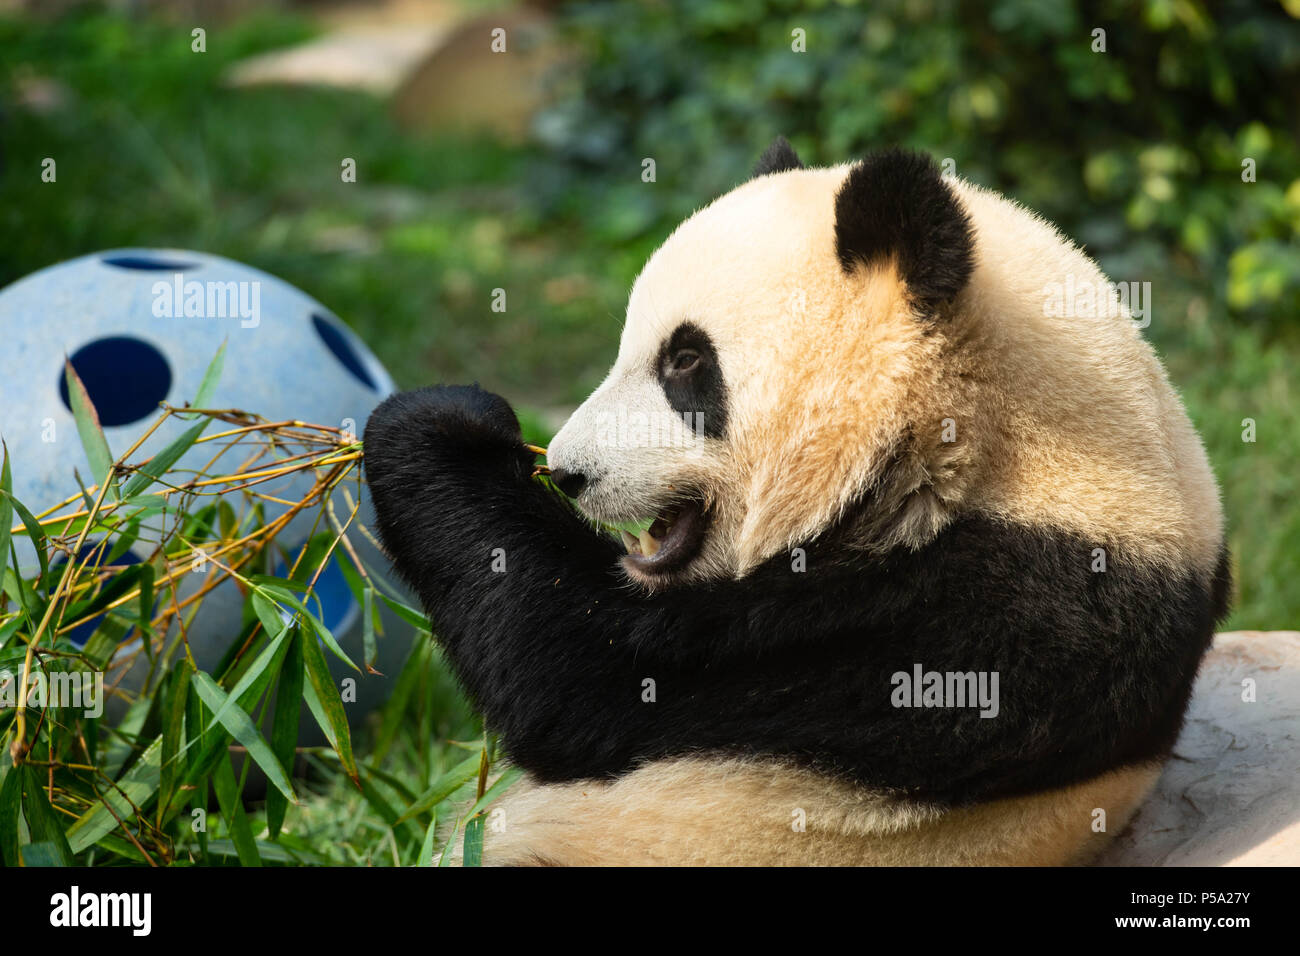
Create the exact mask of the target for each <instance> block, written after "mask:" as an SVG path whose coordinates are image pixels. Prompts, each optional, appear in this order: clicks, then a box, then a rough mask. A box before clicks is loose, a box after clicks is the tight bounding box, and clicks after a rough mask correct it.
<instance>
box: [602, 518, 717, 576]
mask: <svg viewBox="0 0 1300 956" xmlns="http://www.w3.org/2000/svg"><path fill="white" fill-rule="evenodd" d="M707 527H708V516H707V514H706V513H705V511H704V506H703V504H702V502H700V501H697V500H694V499H688V500H685V501H677V502H674V503H673V504H672V505H669V506H668V507H666V508H665V509H664V510H663V511H661V512H659V514H658V515H656V516H655V520H654V521H653V522H652V523H651V524H650V527H649V528H647V529H645V530H644V531H642V532H641V533H640V534H638V535H634V534H631V533H629V532H627V531H620V532H619V534H620V536H621V537H622V539H623V546H624V547H626V548H627V555H626V556H625V557H624V558H623V565H624V567H626V568H627V569H628V570H629V571H631V572H633V573H639V574H642V575H645V576H646V577H652V576H657V575H661V574H668V573H669V572H672V571H679V570H681V569H682V568H684V567H685V566H686V565H687V564H689V563H690V562H691V560H692V559H693V558H694V557H695V556H696V555H697V554H699V551H700V546H701V545H702V544H703V543H704V532H705V531H706V530H707Z"/></svg>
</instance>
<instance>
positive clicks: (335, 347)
mask: <svg viewBox="0 0 1300 956" xmlns="http://www.w3.org/2000/svg"><path fill="white" fill-rule="evenodd" d="M311 324H312V325H314V326H316V334H317V335H319V336H320V338H321V341H322V342H324V343H325V347H326V348H328V349H329V350H330V351H331V352H333V353H334V357H335V358H336V359H338V360H339V361H340V362H342V363H343V367H344V368H345V369H347V370H348V371H349V372H351V373H352V374H353V375H354V376H356V378H357V380H358V381H360V382H361V383H362V384H364V385H365V386H366V387H367V388H369V389H370V390H371V391H374V392H377V391H379V386H378V385H376V384H375V380H374V379H373V378H371V377H370V373H369V372H368V371H366V365H365V363H364V362H363V361H361V356H360V355H358V354H357V351H356V349H354V348H353V347H352V343H351V342H349V341H348V336H347V333H346V332H344V331H343V329H341V328H339V326H338V325H336V324H335V323H334V322H333V321H331V320H330V319H327V318H325V316H323V315H321V314H319V313H313V314H312V317H311Z"/></svg>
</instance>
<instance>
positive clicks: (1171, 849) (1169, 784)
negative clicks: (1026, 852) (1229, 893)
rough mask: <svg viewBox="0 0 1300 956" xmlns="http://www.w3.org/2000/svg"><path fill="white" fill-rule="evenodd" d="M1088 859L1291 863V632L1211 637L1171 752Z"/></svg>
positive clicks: (1298, 644)
mask: <svg viewBox="0 0 1300 956" xmlns="http://www.w3.org/2000/svg"><path fill="white" fill-rule="evenodd" d="M1252 698H1253V699H1252ZM1097 862H1098V864H1099V865H1103V866H1295V865H1297V864H1300V632H1297V631H1267V632H1265V631H1238V632H1233V633H1225V634H1219V635H1217V636H1216V637H1215V639H1214V646H1213V647H1212V648H1211V650H1210V652H1209V654H1207V655H1206V657H1205V660H1204V662H1202V664H1201V670H1200V674H1199V675H1198V676H1197V680H1196V688H1195V692H1194V694H1193V697H1192V703H1191V707H1190V708H1189V710H1188V714H1187V722H1186V724H1185V725H1184V727H1183V733H1182V736H1181V737H1179V740H1178V745H1177V747H1176V748H1175V749H1174V756H1173V757H1172V758H1171V759H1170V761H1169V762H1168V764H1166V766H1165V770H1164V773H1163V774H1162V775H1161V777H1160V781H1159V783H1157V785H1156V789H1155V790H1154V791H1153V792H1152V794H1151V796H1150V797H1149V798H1148V799H1147V801H1146V803H1144V804H1143V806H1142V808H1141V809H1140V810H1139V811H1138V814H1137V816H1135V817H1134V819H1133V821H1132V823H1131V824H1130V826H1129V828H1128V829H1127V830H1126V831H1125V832H1124V833H1122V834H1120V836H1119V837H1117V838H1116V840H1115V842H1114V844H1113V845H1112V846H1111V847H1110V848H1109V849H1108V850H1107V851H1106V853H1105V854H1103V856H1102V857H1101V858H1100V859H1099V860H1098V861H1097Z"/></svg>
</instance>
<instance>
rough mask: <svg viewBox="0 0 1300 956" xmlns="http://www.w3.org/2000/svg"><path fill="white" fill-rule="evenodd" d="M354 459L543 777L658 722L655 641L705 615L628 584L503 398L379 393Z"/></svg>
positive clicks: (404, 554)
mask: <svg viewBox="0 0 1300 956" xmlns="http://www.w3.org/2000/svg"><path fill="white" fill-rule="evenodd" d="M365 467H366V478H367V482H368V485H369V488H370V494H371V498H372V500H373V502H374V506H375V512H376V517H377V527H378V531H379V535H380V538H381V540H382V541H383V543H384V546H385V548H386V549H387V550H388V552H389V555H390V557H391V558H392V560H393V563H394V565H395V566H396V568H397V571H398V573H399V574H400V575H401V577H403V578H404V579H405V580H406V581H408V582H409V583H410V585H411V586H412V587H413V588H414V589H415V591H416V592H417V593H418V595H419V597H420V599H421V601H422V602H423V604H424V607H425V609H426V610H427V612H428V613H429V616H430V620H431V621H432V623H433V625H434V628H435V630H436V632H437V636H438V639H439V641H440V642H441V644H442V645H443V647H444V648H445V650H446V652H447V654H448V657H449V659H450V661H451V664H452V666H453V668H454V669H455V671H456V673H457V676H458V677H459V678H460V680H461V682H462V683H463V684H464V685H465V687H466V689H467V691H468V692H469V693H470V695H471V697H473V699H474V700H475V702H476V703H477V704H478V706H479V707H480V708H481V710H482V711H483V714H484V716H485V718H486V720H487V722H488V725H489V726H490V727H492V728H493V729H495V730H499V731H501V732H502V733H503V735H504V738H505V740H506V745H507V748H508V750H509V751H510V753H511V755H512V756H514V757H515V759H516V760H517V761H518V762H520V763H521V764H523V765H524V766H526V767H527V768H528V769H530V770H533V771H534V772H536V773H538V774H539V775H541V776H543V777H552V778H567V777H574V776H588V775H595V774H600V773H606V772H614V771H616V770H618V769H621V768H622V767H623V766H624V765H625V764H626V762H627V761H628V760H629V759H631V757H632V756H633V750H634V749H635V748H636V747H637V746H638V742H640V743H642V744H643V743H644V740H645V737H646V736H647V735H653V734H654V731H653V729H652V728H651V727H650V726H649V725H648V724H649V722H650V721H652V720H653V717H652V711H653V708H648V707H646V706H645V705H644V702H643V699H642V698H643V694H644V692H645V688H644V686H643V684H644V680H645V677H646V676H647V675H648V674H649V675H655V676H661V674H662V672H663V670H664V669H665V668H670V667H672V666H673V665H671V664H668V663H666V662H663V661H662V652H659V653H660V656H659V658H658V660H656V652H657V649H661V648H663V647H665V646H667V647H671V646H672V645H673V643H674V641H673V638H674V636H678V637H681V636H683V634H682V632H683V631H685V630H693V629H694V628H696V627H698V626H702V625H703V626H707V625H709V621H708V617H707V616H705V618H704V619H703V620H701V619H700V618H698V617H693V616H692V614H691V611H692V608H691V607H690V602H685V603H683V602H673V603H671V604H667V603H665V602H654V601H648V600H646V599H645V597H644V596H642V595H638V594H636V593H635V592H633V591H632V589H631V588H630V587H629V586H628V584H627V582H626V580H625V579H623V578H622V577H621V576H620V574H619V572H618V566H617V561H618V558H619V557H620V555H621V554H622V550H621V549H620V548H619V546H618V545H617V544H616V543H615V542H614V541H613V540H612V538H611V537H610V536H608V535H606V534H605V533H603V532H601V531H599V530H597V529H596V528H593V527H592V526H591V524H589V523H588V522H587V521H586V519H584V518H583V517H582V516H581V515H579V514H578V513H577V512H576V511H575V509H574V508H573V507H572V506H571V505H570V504H569V502H568V501H567V500H566V499H564V498H562V497H560V496H559V495H558V494H556V493H555V492H554V491H552V490H550V489H548V488H547V487H545V486H544V485H543V484H542V483H541V482H539V481H537V480H535V479H533V478H532V477H531V475H532V471H533V468H534V456H533V454H532V453H530V452H528V451H527V450H526V449H525V448H524V447H523V443H522V437H521V435H520V432H519V425H518V422H517V420H516V418H515V415H514V412H513V411H512V410H511V409H510V406H509V405H508V404H507V403H506V402H505V400H504V399H502V398H500V397H498V396H496V395H492V394H490V393H488V392H485V391H483V390H481V389H479V388H478V387H476V386H440V387H434V388H425V389H420V390H417V391H412V392H406V393H403V394H399V395H395V396H393V397H391V398H389V399H388V400H387V401H385V402H384V403H383V404H382V405H380V406H379V408H378V409H376V410H375V412H374V413H373V415H372V416H371V418H370V421H369V423H368V424H367V426H366V432H365ZM719 626H725V625H719ZM650 636H653V638H654V641H653V645H654V646H650V641H649V640H648V638H649V637H650ZM678 643H680V644H682V645H686V646H689V645H690V643H691V642H689V641H685V640H683V641H680V642H678Z"/></svg>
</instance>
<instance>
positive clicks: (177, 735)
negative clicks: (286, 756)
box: [158, 667, 279, 824]
mask: <svg viewBox="0 0 1300 956" xmlns="http://www.w3.org/2000/svg"><path fill="white" fill-rule="evenodd" d="M192 673H193V671H192V670H191V669H190V668H188V667H180V668H178V669H177V670H176V675H175V676H174V677H173V678H172V681H171V695H170V697H169V698H168V700H167V715H166V717H165V718H164V720H163V736H162V764H161V773H160V776H159V782H158V820H159V823H160V824H161V822H162V821H163V820H165V819H166V818H167V812H168V810H169V809H170V807H171V802H172V796H173V795H174V794H175V792H176V781H177V778H178V777H179V775H180V771H181V768H180V766H179V765H178V764H177V757H179V756H180V754H181V740H182V739H183V737H184V730H185V703H186V697H187V696H188V695H189V692H190V674H192ZM275 792H277V793H278V792H279V791H275Z"/></svg>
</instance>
